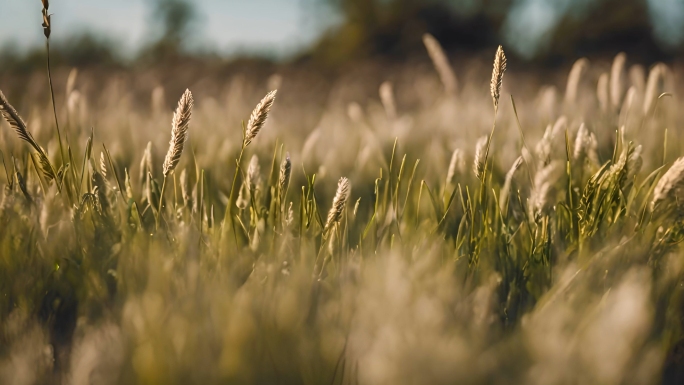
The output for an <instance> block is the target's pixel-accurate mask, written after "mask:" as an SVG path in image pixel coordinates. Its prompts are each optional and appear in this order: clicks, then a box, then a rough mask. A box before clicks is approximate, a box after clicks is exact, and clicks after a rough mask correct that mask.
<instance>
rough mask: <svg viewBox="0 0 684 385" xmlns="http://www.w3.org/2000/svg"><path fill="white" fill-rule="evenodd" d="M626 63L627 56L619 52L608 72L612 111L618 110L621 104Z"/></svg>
mask: <svg viewBox="0 0 684 385" xmlns="http://www.w3.org/2000/svg"><path fill="white" fill-rule="evenodd" d="M626 62H627V55H626V54H625V53H624V52H620V53H619V54H617V56H615V60H613V66H612V67H611V70H610V102H611V104H612V106H613V108H614V109H617V108H619V107H620V103H621V102H622V88H623V87H622V81H623V77H624V72H625V63H626Z"/></svg>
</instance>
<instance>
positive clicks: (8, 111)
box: [0, 91, 41, 152]
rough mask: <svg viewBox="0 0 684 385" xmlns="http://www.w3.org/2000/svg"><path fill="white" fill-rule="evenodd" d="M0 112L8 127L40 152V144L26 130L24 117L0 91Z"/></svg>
mask: <svg viewBox="0 0 684 385" xmlns="http://www.w3.org/2000/svg"><path fill="white" fill-rule="evenodd" d="M0 113H1V114H2V116H3V117H4V118H5V120H6V121H7V123H9V125H10V127H12V129H13V130H14V131H15V132H16V133H17V135H18V136H19V139H21V140H23V141H25V142H26V143H28V144H30V145H31V147H33V148H34V149H35V150H36V151H38V152H40V151H41V149H40V146H38V144H37V143H36V141H35V140H34V139H33V135H31V133H30V132H29V131H28V128H27V127H26V123H25V122H24V119H22V118H21V116H20V115H19V113H18V112H17V110H15V109H14V107H12V105H11V104H10V103H9V101H7V98H6V97H5V94H3V93H2V91H0Z"/></svg>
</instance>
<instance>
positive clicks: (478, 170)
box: [473, 136, 488, 179]
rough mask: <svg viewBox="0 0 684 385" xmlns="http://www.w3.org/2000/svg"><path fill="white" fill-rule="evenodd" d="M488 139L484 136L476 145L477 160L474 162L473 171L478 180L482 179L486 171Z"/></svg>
mask: <svg viewBox="0 0 684 385" xmlns="http://www.w3.org/2000/svg"><path fill="white" fill-rule="evenodd" d="M487 141H488V139H487V137H486V136H483V137H481V138H480V139H478V140H477V143H476V144H475V160H474V161H473V171H474V172H475V176H476V177H477V179H482V176H483V175H484V170H485V160H486V159H485V156H486V152H487Z"/></svg>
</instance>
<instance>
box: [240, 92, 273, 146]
mask: <svg viewBox="0 0 684 385" xmlns="http://www.w3.org/2000/svg"><path fill="white" fill-rule="evenodd" d="M277 93H278V90H274V91H271V92H269V93H268V94H266V96H265V97H264V98H263V99H261V101H260V102H259V104H257V106H256V108H255V109H254V111H252V115H251V116H250V118H249V123H247V130H246V131H245V140H244V144H243V147H247V146H248V145H249V144H250V143H252V140H254V138H256V136H257V134H259V131H261V129H262V128H263V127H264V124H266V120H267V119H268V113H269V112H270V111H271V107H273V102H275V97H276V94H277Z"/></svg>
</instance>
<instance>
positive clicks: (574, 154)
mask: <svg viewBox="0 0 684 385" xmlns="http://www.w3.org/2000/svg"><path fill="white" fill-rule="evenodd" d="M426 45H427V47H428V51H429V56H430V57H431V58H432V60H433V62H434V64H435V66H434V68H432V67H429V66H425V65H419V64H415V63H413V64H412V63H408V64H406V65H404V66H395V67H393V68H392V70H390V71H382V69H375V70H373V71H370V73H368V72H366V73H363V74H361V75H359V76H358V77H355V76H352V75H351V74H350V75H349V76H346V77H342V78H340V80H338V81H336V82H335V83H334V84H332V86H331V87H330V90H329V91H328V92H326V93H323V92H316V91H312V90H311V89H310V88H311V85H312V84H314V82H313V81H311V77H309V76H308V75H307V74H306V73H299V74H298V75H297V76H289V75H288V74H280V75H278V74H272V76H270V77H265V78H263V79H254V77H253V76H252V77H245V76H234V77H232V78H229V79H228V80H227V81H225V82H222V83H219V84H217V83H216V82H212V80H211V79H210V78H207V77H198V78H197V79H190V80H189V81H188V82H187V84H184V85H183V86H182V87H183V88H182V89H178V87H172V88H173V89H174V91H169V90H167V89H165V88H164V84H163V82H161V81H159V78H155V77H154V76H147V77H135V76H133V75H131V76H124V75H120V74H119V75H116V76H114V75H111V76H108V75H107V74H101V73H100V74H94V73H83V74H78V73H77V71H72V72H71V73H69V72H68V71H63V70H56V71H54V73H53V75H54V76H53V81H54V83H53V87H52V88H53V91H54V94H55V96H54V100H55V109H54V110H53V103H52V97H51V96H50V91H51V89H50V87H49V86H48V83H47V79H46V78H44V77H41V76H44V75H41V76H38V77H36V78H34V80H33V81H31V82H30V83H29V84H26V85H25V86H24V85H19V86H18V85H16V84H15V85H14V86H13V87H12V89H14V90H17V91H15V92H12V93H10V92H8V91H6V92H5V94H4V96H2V97H1V98H0V111H1V112H2V114H3V116H4V118H5V119H4V120H3V122H2V123H0V150H1V151H2V162H3V164H2V170H3V171H2V172H0V184H2V186H3V195H2V204H1V205H0V383H7V384H10V383H11V384H62V383H64V384H136V383H137V384H172V383H173V384H191V383H197V384H213V383H235V384H238V383H240V384H243V383H254V384H267V383H268V384H455V383H457V384H471V383H472V384H512V383H513V384H518V383H519V384H570V383H583V384H657V383H678V382H677V381H680V380H681V379H682V377H677V376H681V375H682V372H681V371H682V366H683V365H684V357H683V356H684V354H683V353H682V351H683V350H684V342H682V341H683V340H682V337H683V334H682V332H683V331H684V329H683V328H684V302H683V301H684V298H683V297H682V294H683V288H684V286H683V284H684V281H683V279H684V259H683V258H684V254H683V253H682V249H681V247H680V246H679V243H680V242H681V241H682V240H684V216H683V215H682V214H683V213H684V203H682V200H683V199H684V160H682V159H681V158H679V157H680V156H682V155H684V146H682V144H681V143H682V141H681V140H682V134H681V129H680V127H682V123H683V120H684V115H683V114H682V113H681V112H680V111H681V109H680V106H681V102H680V100H679V99H678V96H677V95H678V93H679V91H680V90H681V88H682V84H681V73H680V72H679V71H678V70H677V69H673V68H670V67H668V66H667V65H665V64H657V65H654V66H652V67H650V68H649V67H643V66H640V65H638V64H635V65H628V64H627V63H626V57H625V56H623V55H618V56H617V57H616V58H615V60H614V61H613V62H612V63H610V62H608V63H601V62H597V63H593V62H592V63H589V62H588V61H587V60H586V59H582V60H579V61H578V62H577V63H575V65H574V66H573V67H572V70H571V71H570V73H569V74H567V73H565V72H564V73H555V74H552V75H551V76H549V77H548V79H546V77H542V76H536V75H535V74H533V73H532V74H531V73H528V72H525V71H509V72H508V73H506V72H505V67H506V64H505V56H504V53H503V51H497V53H496V55H494V51H492V57H493V58H495V60H494V64H493V71H492V64H491V62H488V63H476V62H469V63H462V64H459V63H449V61H448V60H447V59H446V58H445V57H444V55H443V53H442V52H441V49H440V47H439V44H438V43H436V41H434V40H432V39H430V38H426ZM427 56H428V54H427V53H426V57H427ZM451 64H453V69H452V68H451ZM630 64H631V63H630ZM492 72H493V73H492ZM454 73H456V74H458V76H456V75H454ZM490 75H491V77H490ZM311 76H315V75H311ZM36 79H38V80H36ZM176 82H177V79H176ZM380 83H382V85H381V86H380V87H379V88H378V87H377V85H378V84H380ZM185 87H187V88H188V89H189V91H187V93H185V94H184V93H183V90H184V89H185ZM276 88H277V89H279V91H278V93H277V94H274V93H269V92H270V91H272V90H275V89H276ZM0 89H2V84H0ZM369 90H372V92H369ZM190 93H192V95H191V94H190ZM264 95H266V97H264ZM262 98H263V100H262ZM179 100H180V101H179ZM176 101H179V102H178V105H177V107H176ZM172 105H173V106H174V107H173V110H172V109H171V108H170V106H172ZM271 105H272V108H271ZM255 106H256V107H255ZM14 107H16V109H15V108H14ZM253 109H254V111H253V112H252V110H253ZM174 111H175V112H174ZM250 113H251V115H250ZM56 123H59V131H58V129H57V127H58V126H57V124H56ZM186 137H187V140H186V139H185V138H186ZM169 140H171V143H170V144H169ZM169 147H170V148H169ZM343 178H344V179H343ZM678 371H679V372H678ZM668 381H669V382H668Z"/></svg>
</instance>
